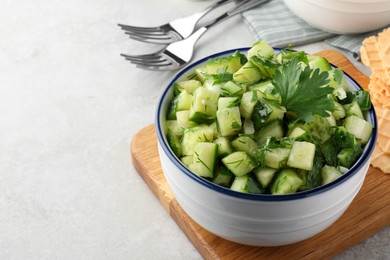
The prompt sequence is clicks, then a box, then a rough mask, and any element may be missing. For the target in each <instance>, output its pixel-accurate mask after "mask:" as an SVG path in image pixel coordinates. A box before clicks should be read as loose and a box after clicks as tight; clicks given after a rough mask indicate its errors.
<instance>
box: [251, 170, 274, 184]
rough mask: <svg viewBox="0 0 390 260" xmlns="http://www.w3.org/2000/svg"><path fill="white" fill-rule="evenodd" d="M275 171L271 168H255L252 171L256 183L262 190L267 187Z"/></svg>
mask: <svg viewBox="0 0 390 260" xmlns="http://www.w3.org/2000/svg"><path fill="white" fill-rule="evenodd" d="M276 171H277V169H273V168H268V167H266V168H262V167H256V168H254V169H253V173H254V175H255V176H256V178H257V181H258V182H259V183H260V184H261V186H263V188H266V187H268V185H269V184H270V183H271V181H272V179H273V178H274V176H275V173H276Z"/></svg>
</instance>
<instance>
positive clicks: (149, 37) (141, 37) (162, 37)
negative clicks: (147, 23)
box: [125, 32, 172, 41]
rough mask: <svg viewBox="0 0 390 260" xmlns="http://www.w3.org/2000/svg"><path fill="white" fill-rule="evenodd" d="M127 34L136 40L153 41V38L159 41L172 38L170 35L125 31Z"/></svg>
mask: <svg viewBox="0 0 390 260" xmlns="http://www.w3.org/2000/svg"><path fill="white" fill-rule="evenodd" d="M125 33H126V34H127V35H129V37H130V38H132V39H134V40H138V41H153V40H159V41H170V40H172V37H170V36H169V35H141V34H135V33H129V32H125Z"/></svg>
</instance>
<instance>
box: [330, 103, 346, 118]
mask: <svg viewBox="0 0 390 260" xmlns="http://www.w3.org/2000/svg"><path fill="white" fill-rule="evenodd" d="M333 103H334V110H333V113H332V114H333V117H334V119H336V120H339V119H341V118H344V117H345V115H346V114H345V108H344V107H343V105H341V104H340V103H338V102H336V101H335V102H333Z"/></svg>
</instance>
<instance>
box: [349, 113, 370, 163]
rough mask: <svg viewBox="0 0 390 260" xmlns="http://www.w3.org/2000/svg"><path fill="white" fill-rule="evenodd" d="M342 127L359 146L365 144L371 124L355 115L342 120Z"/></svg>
mask: <svg viewBox="0 0 390 260" xmlns="http://www.w3.org/2000/svg"><path fill="white" fill-rule="evenodd" d="M344 127H345V129H346V130H347V131H348V132H350V133H351V134H353V135H354V136H355V137H356V138H357V141H359V142H360V143H361V144H366V143H367V142H368V139H369V138H370V136H371V133H372V129H373V125H372V124H371V123H369V122H367V121H366V120H364V119H361V118H360V117H357V116H355V115H352V116H348V117H347V118H346V119H345V120H344ZM347 168H348V167H347Z"/></svg>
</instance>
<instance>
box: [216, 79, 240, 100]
mask: <svg viewBox="0 0 390 260" xmlns="http://www.w3.org/2000/svg"><path fill="white" fill-rule="evenodd" d="M244 87H245V85H239V84H236V83H234V82H233V81H228V82H226V83H225V84H222V86H221V91H222V94H223V95H224V96H228V97H232V96H233V97H234V96H241V95H242V94H243V93H244V92H245V90H246V89H245V88H244Z"/></svg>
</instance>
